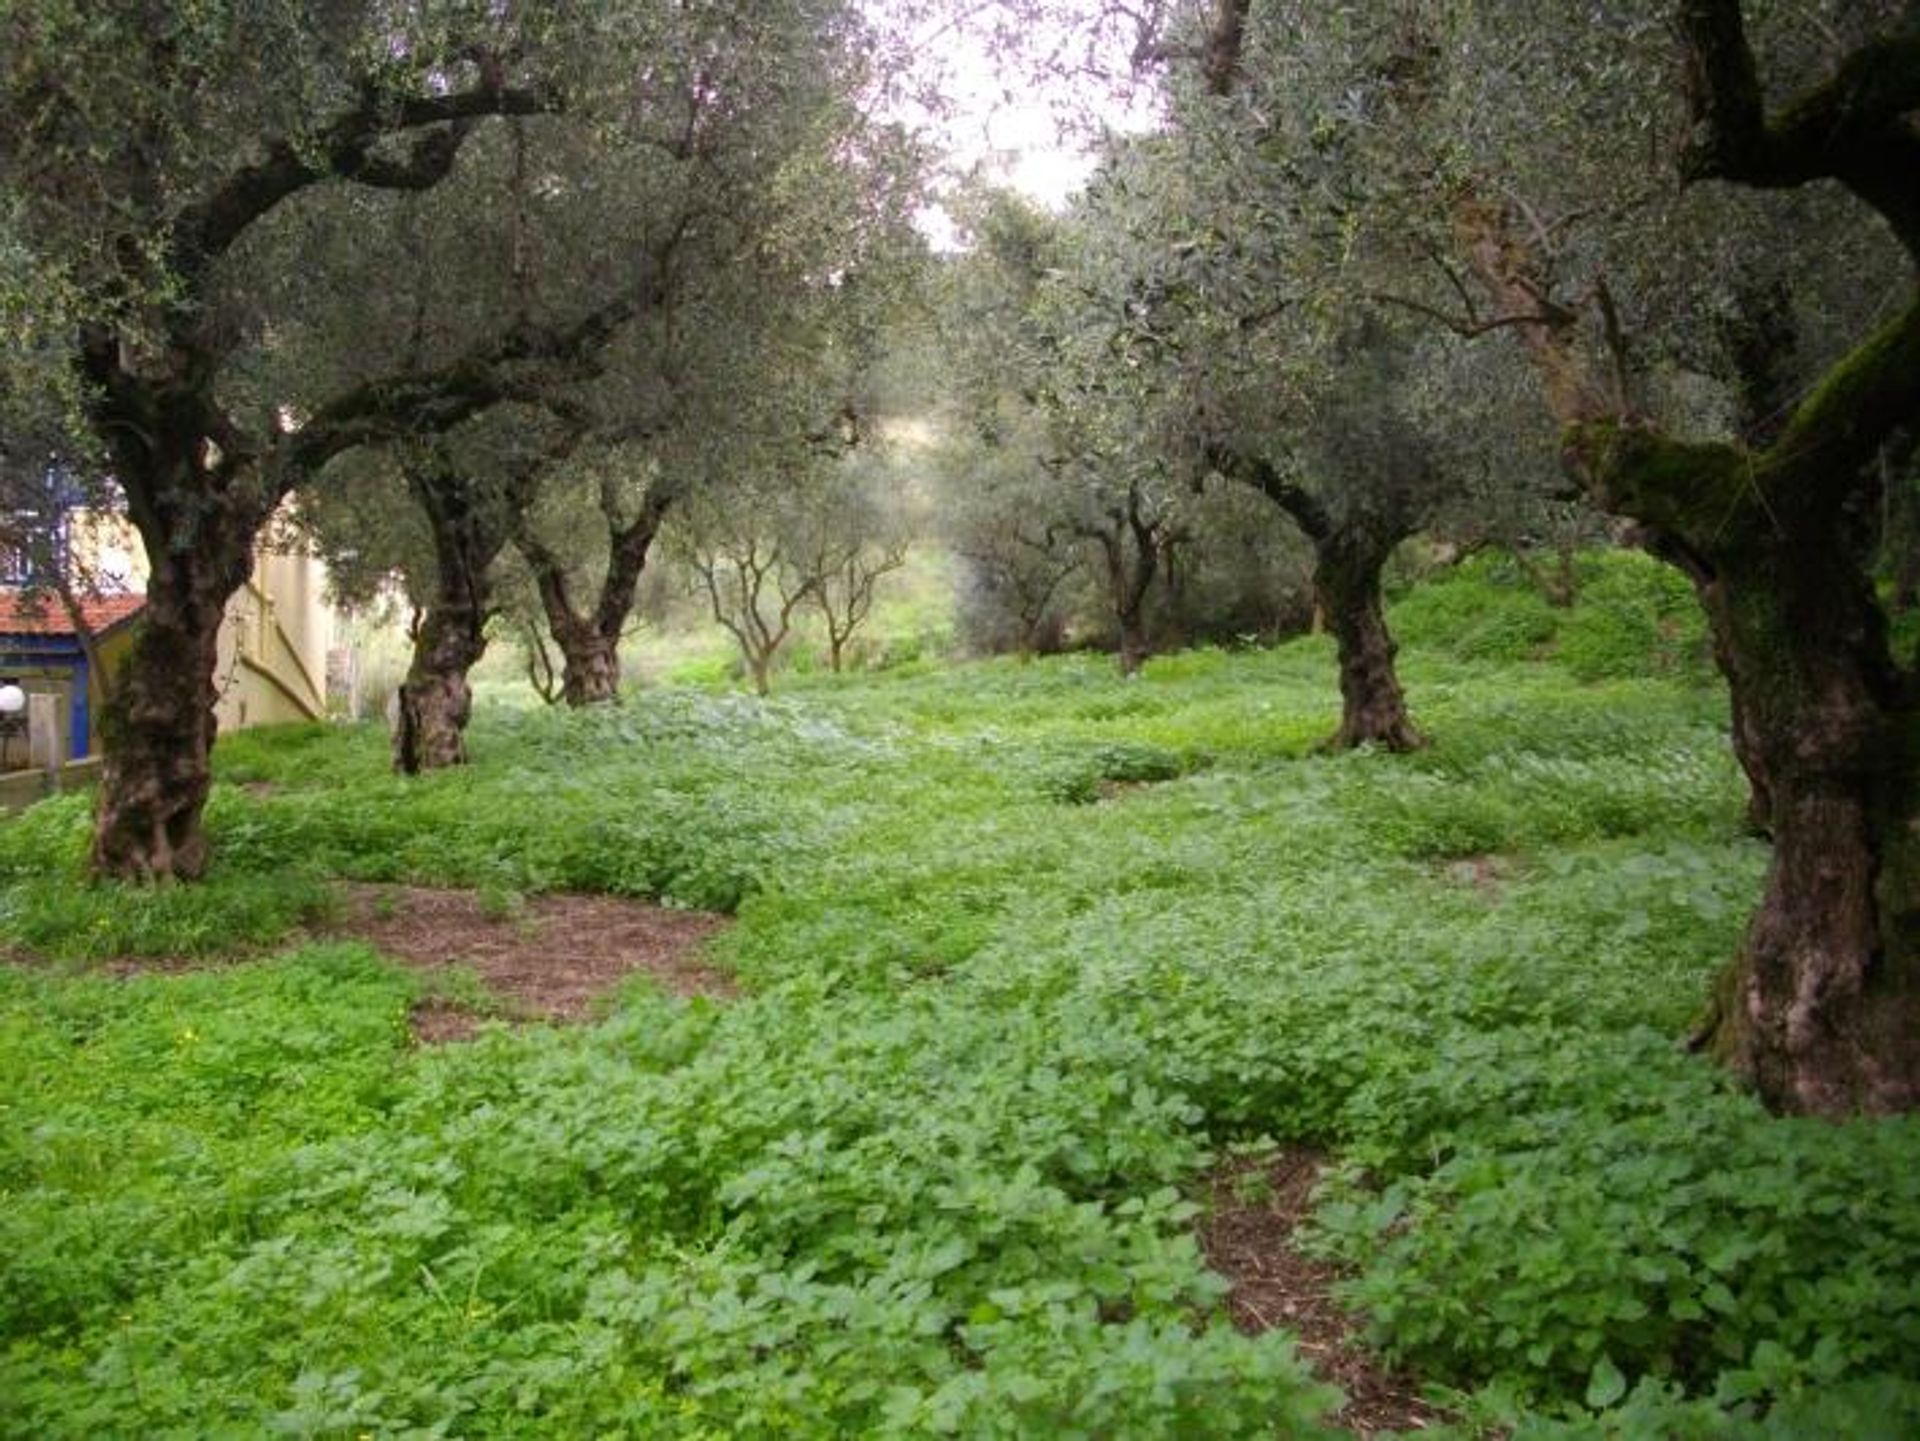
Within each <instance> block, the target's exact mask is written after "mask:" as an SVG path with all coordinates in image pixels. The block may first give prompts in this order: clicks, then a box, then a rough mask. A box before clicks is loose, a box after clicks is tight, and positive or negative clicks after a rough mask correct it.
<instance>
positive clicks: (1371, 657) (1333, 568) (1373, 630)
mask: <svg viewBox="0 0 1920 1441" xmlns="http://www.w3.org/2000/svg"><path fill="white" fill-rule="evenodd" d="M1389 554H1391V548H1388V549H1387V550H1381V549H1380V548H1379V547H1377V546H1369V545H1366V544H1362V543H1358V542H1356V541H1354V540H1352V539H1351V538H1350V537H1347V536H1344V535H1340V534H1336V535H1334V536H1332V537H1329V538H1328V539H1326V540H1323V541H1320V542H1319V543H1317V544H1316V545H1315V547H1314V555H1315V564H1314V568H1313V593H1314V604H1315V606H1316V608H1317V609H1318V610H1319V611H1320V613H1321V614H1323V615H1324V616H1325V617H1326V620H1327V624H1328V626H1329V628H1331V629H1332V631H1333V635H1334V642H1335V645H1336V646H1337V648H1338V651H1339V656H1340V729H1339V730H1337V731H1336V732H1334V734H1333V736H1332V737H1331V739H1330V740H1329V741H1328V745H1329V746H1330V747H1331V748H1333V749H1338V750H1350V749H1352V748H1353V747H1355V746H1363V745H1377V746H1384V747H1385V748H1386V749H1388V750H1390V751H1410V750H1418V749H1419V748H1420V747H1421V746H1423V745H1425V744H1426V743H1427V742H1426V738H1425V737H1424V736H1422V735H1421V734H1420V732H1419V731H1418V730H1416V729H1414V725H1413V722H1412V720H1411V719H1409V718H1408V716H1407V701H1406V696H1405V695H1404V694H1403V693H1402V691H1401V689H1400V678H1399V676H1398V675H1396V674H1395V673H1394V668H1393V658H1394V656H1395V654H1397V652H1398V650H1399V647H1398V646H1396V645H1395V644H1394V640H1393V636H1392V634H1391V633H1390V632H1389V631H1388V630H1387V616H1386V603H1385V599H1384V597H1383V596H1382V594H1381V589H1380V571H1381V568H1382V567H1383V566H1384V565H1385V564H1386V561H1387V556H1388V555H1389Z"/></svg>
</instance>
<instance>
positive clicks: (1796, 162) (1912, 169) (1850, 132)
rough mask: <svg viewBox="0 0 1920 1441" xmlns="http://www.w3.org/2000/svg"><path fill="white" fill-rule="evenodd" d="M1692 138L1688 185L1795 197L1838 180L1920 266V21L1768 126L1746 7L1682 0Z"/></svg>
mask: <svg viewBox="0 0 1920 1441" xmlns="http://www.w3.org/2000/svg"><path fill="white" fill-rule="evenodd" d="M1680 31H1681V37H1682V39H1683V41H1684V43H1685V45H1686V49H1687V73H1688V100H1689V103H1690V107H1691V109H1692V112H1693V122H1694V134H1693V137H1692V141H1691V143H1690V145H1689V146H1688V149H1687V152H1686V154H1685V155H1684V156H1683V158H1682V160H1681V174H1682V176H1683V177H1684V178H1686V179H1688V180H1706V179H1717V180H1730V181H1734V182H1736V183H1738V184H1742V185H1751V186H1755V187H1757V188H1760V189H1770V190H1778V189H1791V188H1793V187H1796V186H1800V185H1805V184H1808V183H1809V182H1811V181H1814V180H1821V179H1833V180H1838V181H1839V182H1840V183H1841V184H1843V185H1845V186H1846V187H1847V188H1848V189H1849V190H1851V191H1853V193H1854V194H1855V195H1857V196H1859V197H1860V198H1861V199H1862V200H1864V201H1865V202H1866V203H1867V204H1869V205H1871V206H1872V207H1873V208H1874V209H1875V210H1877V211H1879V212H1880V214H1881V215H1882V216H1883V217H1884V218H1885V219H1886V221H1887V223H1888V224H1889V225H1891V226H1892V227H1893V229H1894V232H1895V233H1896V234H1897V235H1898V236H1899V237H1900V241H1901V243H1902V244H1903V245H1904V246H1905V247H1906V249H1907V252H1908V254H1909V255H1910V256H1912V257H1913V258H1914V259H1915V261H1916V262H1920V183H1916V180H1915V177H1916V176H1920V133H1917V132H1916V131H1915V129H1914V127H1913V125H1912V124H1911V122H1910V119H1909V117H1910V116H1911V114H1912V112H1913V111H1915V110H1917V109H1920V14H1917V13H1916V8H1915V7H1913V6H1909V7H1908V8H1907V11H1906V13H1905V15H1904V16H1903V17H1902V18H1901V19H1900V20H1898V21H1896V22H1895V23H1894V26H1893V28H1892V29H1891V30H1890V31H1889V32H1888V33H1886V34H1883V35H1881V36H1879V37H1877V38H1875V39H1873V40H1870V41H1867V42H1866V43H1864V44H1862V45H1860V46H1859V47H1858V48H1856V49H1855V50H1854V51H1852V53H1850V54H1849V55H1847V56H1846V58H1845V59H1843V60H1842V61H1841V62H1840V64H1839V66H1838V67H1837V68H1836V69H1835V71H1834V73H1833V75H1832V76H1831V77H1830V78H1829V79H1827V80H1826V81H1824V82H1823V83H1821V84H1819V85H1816V86H1814V87H1813V88H1812V89H1811V90H1808V91H1806V92H1805V93H1804V94H1802V95H1800V96H1799V97H1798V98H1797V99H1795V100H1794V101H1792V102H1791V103H1790V104H1788V105H1787V106H1786V107H1785V109H1784V110H1782V111H1781V113H1780V114H1779V115H1778V116H1777V117H1775V118H1773V119H1772V120H1769V119H1768V117H1767V114H1766V110H1765V102H1764V99H1763V97H1762V92H1761V87H1760V78H1759V73H1758V70H1757V67H1756V65H1755V63H1754V58H1753V51H1752V48H1751V47H1750V46H1749V44H1748V43H1747V36H1746V28H1745V23H1744V21H1743V19H1742V16H1741V7H1740V4H1739V0H1683V3H1682V5H1681V9H1680Z"/></svg>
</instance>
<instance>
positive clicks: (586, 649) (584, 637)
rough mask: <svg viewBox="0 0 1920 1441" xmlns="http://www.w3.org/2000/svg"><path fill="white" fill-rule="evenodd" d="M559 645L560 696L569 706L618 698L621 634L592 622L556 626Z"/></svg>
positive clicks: (591, 703) (600, 702) (593, 703)
mask: <svg viewBox="0 0 1920 1441" xmlns="http://www.w3.org/2000/svg"><path fill="white" fill-rule="evenodd" d="M553 639H554V642H555V644H557V645H558V646H559V647H560V655H561V661H562V668H561V672H560V697H561V699H562V700H564V701H566V703H567V704H568V705H570V706H574V707H579V706H589V705H602V704H605V703H606V702H608V701H615V700H618V699H619V698H620V644H619V641H620V637H619V634H618V632H616V633H615V634H613V635H611V636H609V635H604V634H602V633H601V632H600V631H599V630H597V629H596V628H594V627H593V626H591V625H581V626H555V627H554V631H553Z"/></svg>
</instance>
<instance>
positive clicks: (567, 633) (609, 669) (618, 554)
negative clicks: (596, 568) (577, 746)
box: [513, 481, 681, 708]
mask: <svg viewBox="0 0 1920 1441" xmlns="http://www.w3.org/2000/svg"><path fill="white" fill-rule="evenodd" d="M680 494H681V488H680V487H679V486H677V485H674V484H671V483H668V482H665V481H657V482H655V484H654V485H653V487H652V488H651V489H650V490H649V491H648V492H647V495H646V498H645V499H644V500H643V501H642V502H641V505H640V509H639V513H638V514H637V515H635V516H634V517H633V518H632V519H630V520H624V521H623V520H620V519H617V518H616V510H615V508H614V506H613V504H612V503H611V501H610V500H609V501H603V510H604V512H605V514H606V516H607V573H606V575H605V576H604V577H602V579H601V581H600V593H599V595H598V597H597V598H596V599H595V601H594V604H593V606H592V608H591V609H584V608H582V607H581V606H579V605H577V604H576V603H575V601H574V598H573V586H572V582H571V580H570V579H569V577H568V572H567V564H566V561H565V560H564V559H563V558H562V557H561V556H560V555H559V554H557V553H556V552H555V551H553V550H552V549H551V548H549V547H548V546H547V545H546V544H545V543H544V542H542V541H541V540H540V538H539V537H538V536H537V535H535V534H534V533H533V531H532V530H531V528H529V527H527V526H522V527H521V528H520V530H519V531H518V532H517V533H516V534H515V535H514V538H513V539H514V545H515V546H516V547H517V548H518V549H519V551H520V554H521V556H522V558H524V559H525V560H526V562H527V567H528V569H530V570H531V571H532V572H533V579H534V584H535V586H536V587H537V588H538V589H539V592H540V608H541V610H543V611H544V612H545V613H546V617H547V629H548V630H549V631H550V632H551V634H552V636H553V642H554V644H555V645H556V646H558V647H559V649H560V656H561V678H560V695H561V699H563V700H564V701H566V703H567V704H568V705H570V706H574V707H576V708H577V707H580V706H588V705H601V704H605V703H607V702H610V701H616V700H618V699H619V698H620V634H621V632H622V631H623V630H625V629H626V625H627V617H628V616H630V615H632V614H633V602H634V597H635V596H636V595H637V594H638V593H639V589H640V577H641V575H642V574H644V573H645V571H646V567H647V557H648V555H649V554H650V553H651V552H652V550H653V542H654V539H655V537H657V536H658V535H659V533H660V527H661V525H662V524H663V523H664V522H665V520H666V518H667V512H668V511H669V510H670V509H671V508H672V507H673V505H674V504H675V503H676V502H677V501H678V500H679V498H680Z"/></svg>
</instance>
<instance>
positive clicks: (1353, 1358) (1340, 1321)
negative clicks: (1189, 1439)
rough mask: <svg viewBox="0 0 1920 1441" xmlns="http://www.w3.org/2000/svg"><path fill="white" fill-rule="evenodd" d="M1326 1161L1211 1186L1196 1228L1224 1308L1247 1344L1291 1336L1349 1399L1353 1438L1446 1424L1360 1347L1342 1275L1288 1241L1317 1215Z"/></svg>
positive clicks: (1274, 1164) (1287, 1157)
mask: <svg viewBox="0 0 1920 1441" xmlns="http://www.w3.org/2000/svg"><path fill="white" fill-rule="evenodd" d="M1323 1164H1324V1158H1323V1157H1321V1156H1319V1155H1317V1154H1315V1153H1314V1152H1311V1151H1287V1152H1283V1153H1281V1154H1280V1155H1279V1156H1276V1157H1263V1158H1258V1159H1242V1160H1232V1161H1228V1162H1226V1163H1225V1164H1223V1165H1221V1166H1220V1167H1218V1168H1217V1169H1216V1170H1215V1171H1214V1172H1213V1174H1212V1175H1211V1176H1210V1177H1209V1178H1208V1189H1209V1194H1208V1196H1207V1202H1208V1205H1207V1211H1206V1213H1205V1214H1204V1215H1203V1216H1202V1218H1201V1220H1200V1225H1199V1231H1200V1248H1201V1250H1202V1251H1203V1252H1204V1253H1205V1254H1206V1258H1207V1263H1208V1264H1209V1265H1210V1266H1212V1267H1213V1269H1214V1270H1215V1271H1218V1272H1219V1273H1220V1274H1221V1275H1222V1276H1225V1277H1226V1278H1227V1280H1228V1281H1230V1282H1231V1283H1232V1285H1233V1289H1232V1291H1231V1292H1229V1293H1228V1296H1227V1308H1228V1310H1229V1312H1230V1313H1231V1314H1232V1316H1233V1321H1234V1324H1235V1325H1236V1326H1238V1327H1239V1328H1240V1329H1241V1330H1242V1331H1245V1332H1246V1333H1247V1334H1249V1335H1258V1334H1259V1333H1261V1332H1262V1331H1271V1330H1274V1329H1276V1328H1278V1329H1281V1330H1285V1331H1289V1332H1291V1333H1292V1334H1293V1335H1294V1336H1295V1337H1296V1338H1297V1340H1298V1346H1299V1350H1300V1355H1301V1356H1302V1357H1303V1358H1304V1359H1305V1360H1306V1361H1308V1362H1309V1363H1310V1364H1311V1365H1312V1366H1313V1368H1314V1370H1315V1371H1317V1372H1318V1373H1319V1374H1320V1375H1321V1376H1322V1377H1324V1378H1325V1379H1326V1380H1328V1381H1331V1382H1332V1383H1333V1384H1334V1385H1336V1386H1338V1387H1339V1388H1340V1389H1341V1390H1342V1391H1344V1392H1346V1393H1347V1404H1346V1405H1345V1406H1344V1407H1342V1408H1341V1410H1340V1411H1339V1412H1338V1413H1337V1414H1336V1416H1335V1418H1334V1419H1335V1421H1336V1422H1337V1423H1338V1424H1339V1425H1342V1426H1345V1427H1347V1428H1349V1429H1350V1430H1352V1431H1353V1433H1354V1434H1355V1435H1356V1436H1360V1437H1373V1436H1377V1435H1379V1434H1381V1433H1382V1432H1388V1431H1421V1430H1424V1429H1426V1428H1427V1427H1428V1426H1430V1425H1433V1424H1435V1423H1437V1422H1438V1421H1440V1420H1442V1419H1443V1417H1442V1416H1441V1413H1440V1412H1438V1411H1437V1410H1435V1409H1434V1408H1433V1407H1432V1406H1429V1405H1428V1404H1427V1403H1426V1402H1425V1401H1423V1400H1421V1399H1420V1394H1419V1390H1418V1388H1417V1386H1416V1385H1415V1383H1414V1382H1413V1381H1412V1380H1411V1379H1410V1378H1408V1377H1406V1376H1401V1375H1398V1374H1396V1373H1395V1372H1393V1371H1391V1370H1389V1369H1388V1368H1387V1366H1386V1365H1385V1363H1384V1362H1382V1361H1381V1359H1380V1358H1379V1357H1378V1356H1375V1355H1374V1354H1373V1353H1372V1352H1370V1351H1368V1350H1367V1349H1366V1347H1365V1346H1363V1345H1362V1344H1361V1340H1360V1327H1359V1324H1358V1323H1357V1322H1356V1321H1355V1320H1354V1319H1353V1317H1352V1316H1350V1315H1348V1314H1347V1312H1346V1311H1345V1310H1343V1309H1342V1308H1341V1306H1340V1305H1339V1303H1338V1302H1336V1301H1335V1300H1334V1299H1333V1294H1332V1293H1333V1286H1334V1283H1335V1282H1336V1281H1338V1280H1339V1279H1340V1275H1341V1273H1340V1269H1339V1267H1337V1266H1334V1265H1332V1264H1331V1263H1329V1262H1326V1261H1319V1260H1315V1259H1314V1258H1313V1257H1311V1256H1307V1255H1305V1254H1303V1253H1302V1252H1301V1251H1300V1250H1299V1249H1298V1248H1297V1247H1296V1246H1295V1245H1294V1239H1293V1238H1294V1232H1295V1230H1296V1229H1297V1228H1298V1227H1299V1225H1300V1224H1301V1223H1302V1222H1303V1221H1304V1220H1305V1219H1306V1218H1307V1216H1308V1215H1309V1214H1310V1213H1311V1212H1312V1210H1313V1188H1314V1184H1315V1183H1316V1182H1317V1181H1318V1180H1319V1179H1320V1169H1321V1166H1322V1165H1323Z"/></svg>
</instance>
